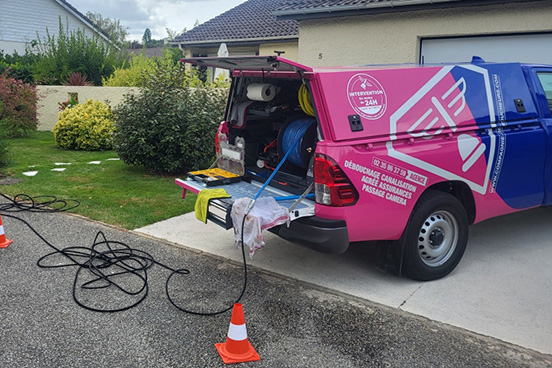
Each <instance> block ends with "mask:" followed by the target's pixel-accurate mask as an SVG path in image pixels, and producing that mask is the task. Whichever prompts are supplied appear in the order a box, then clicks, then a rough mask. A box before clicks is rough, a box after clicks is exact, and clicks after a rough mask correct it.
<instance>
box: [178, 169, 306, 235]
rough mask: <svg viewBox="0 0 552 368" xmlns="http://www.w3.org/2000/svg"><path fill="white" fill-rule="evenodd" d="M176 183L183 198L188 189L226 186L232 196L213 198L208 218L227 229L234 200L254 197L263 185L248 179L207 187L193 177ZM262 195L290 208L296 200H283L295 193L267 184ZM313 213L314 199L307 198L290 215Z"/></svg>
mask: <svg viewBox="0 0 552 368" xmlns="http://www.w3.org/2000/svg"><path fill="white" fill-rule="evenodd" d="M175 183H176V184H177V185H178V186H180V187H182V198H184V197H185V195H186V191H187V190H189V191H191V192H192V193H196V194H197V193H199V192H200V191H201V190H203V189H208V188H224V190H226V192H227V193H228V194H229V195H230V196H231V197H230V198H221V199H213V200H211V201H210V202H209V210H208V214H207V219H208V220H211V221H213V222H215V223H217V224H219V225H221V226H223V227H224V228H225V229H230V228H231V227H232V220H231V219H230V209H231V208H232V204H233V203H234V201H235V200H236V199H238V198H243V197H246V198H254V197H255V196H256V195H257V193H258V191H259V190H260V189H261V187H262V185H263V184H262V183H259V182H256V181H251V182H250V183H249V182H246V181H240V182H237V183H231V184H222V185H218V186H216V187H207V185H205V184H203V183H200V182H198V181H196V180H193V179H191V178H186V179H175ZM260 196H261V197H274V198H276V199H278V204H279V205H280V206H283V207H287V208H290V207H291V206H292V205H293V204H294V203H295V202H296V199H284V200H282V199H281V197H288V196H293V194H291V193H288V192H285V191H283V190H280V189H276V188H272V187H270V186H267V187H266V188H265V189H264V190H263V192H262V193H261V195H260ZM294 197H297V196H294ZM313 215H314V201H312V200H310V199H306V198H305V199H303V200H301V202H300V203H298V204H297V205H296V206H295V208H294V209H293V211H291V212H290V214H289V217H290V220H291V221H293V220H295V219H298V218H301V217H307V216H313Z"/></svg>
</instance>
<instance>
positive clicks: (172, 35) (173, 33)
mask: <svg viewBox="0 0 552 368" xmlns="http://www.w3.org/2000/svg"><path fill="white" fill-rule="evenodd" d="M165 30H166V31H167V36H168V37H169V40H170V41H172V40H174V39H175V38H176V37H178V36H180V35H181V34H183V33H186V31H187V29H186V27H184V29H183V30H182V31H180V32H178V31H175V30H173V29H170V28H165Z"/></svg>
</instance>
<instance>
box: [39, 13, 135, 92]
mask: <svg viewBox="0 0 552 368" xmlns="http://www.w3.org/2000/svg"><path fill="white" fill-rule="evenodd" d="M34 47H35V50H34V51H36V54H37V60H36V63H35V65H34V78H35V81H36V82H37V83H38V84H55V85H60V84H62V83H64V82H65V81H66V80H67V79H68V77H69V76H70V74H71V73H72V72H79V73H81V74H82V75H85V76H86V78H87V80H88V81H90V82H92V83H94V85H96V86H101V85H102V78H107V77H109V76H110V75H111V74H112V73H113V72H114V71H115V68H116V67H119V66H121V65H123V64H124V62H125V61H126V55H124V54H123V53H122V52H120V51H119V50H117V49H116V48H115V47H114V46H111V45H108V44H106V43H105V42H104V41H103V40H100V39H99V38H98V37H97V36H94V37H92V38H90V37H87V36H86V35H85V33H84V30H83V29H80V28H79V29H78V30H76V31H69V29H68V27H67V28H66V29H64V27H63V24H62V23H61V18H60V21H59V33H58V36H57V37H55V36H52V35H50V33H48V32H46V37H44V39H40V38H39V39H38V40H37V42H36V45H35V46H34Z"/></svg>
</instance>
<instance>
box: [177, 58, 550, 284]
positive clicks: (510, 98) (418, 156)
mask: <svg viewBox="0 0 552 368" xmlns="http://www.w3.org/2000/svg"><path fill="white" fill-rule="evenodd" d="M183 61H184V62H189V63H192V64H194V65H198V66H208V67H215V68H225V69H229V70H230V73H231V75H232V86H231V89H230V95H229V99H228V105H227V109H226V114H225V120H224V121H223V122H222V124H221V126H220V128H219V134H218V136H217V142H218V143H217V145H220V148H219V155H221V156H222V157H226V158H227V159H228V160H227V161H226V163H227V165H226V168H228V167H229V166H232V163H234V164H235V163H236V162H237V163H240V165H238V166H240V167H241V170H242V172H240V173H239V175H240V176H241V179H242V180H241V181H239V182H237V183H230V182H227V181H225V180H224V179H221V181H220V184H221V185H222V187H224V188H225V189H226V190H227V192H228V193H229V194H230V195H231V196H232V197H231V198H229V199H220V200H213V201H211V204H210V206H209V214H208V219H210V220H212V221H215V222H218V223H219V224H221V225H223V226H225V227H226V228H230V227H232V226H233V224H232V223H231V222H232V221H231V219H230V217H229V216H228V211H229V208H230V207H231V205H232V203H233V200H234V199H237V198H239V197H244V196H250V197H252V196H254V195H255V193H256V192H257V191H258V189H259V188H260V187H261V186H262V184H263V183H264V182H266V181H267V179H268V178H269V177H272V178H271V180H270V183H269V185H268V186H267V188H266V190H264V191H263V194H262V195H263V196H274V197H280V199H281V198H284V200H281V202H279V203H280V204H282V205H284V206H287V207H291V209H290V217H291V224H290V226H289V227H288V226H286V225H282V226H279V227H277V228H274V229H272V230H273V232H275V233H276V234H278V235H279V236H280V237H282V238H284V239H287V240H290V241H292V242H295V243H298V244H302V245H306V246H309V247H311V248H313V249H316V250H318V251H322V252H327V253H341V252H345V251H346V250H347V248H348V247H349V244H350V243H351V242H365V241H380V242H379V247H380V252H379V253H380V256H381V261H382V262H381V263H382V264H384V265H386V266H387V267H388V268H389V269H394V270H395V271H399V272H402V273H403V274H405V275H406V276H408V277H411V278H413V279H417V280H433V279H438V278H441V277H443V276H445V275H447V274H448V273H450V272H451V271H452V270H453V269H454V268H455V267H456V265H457V264H458V262H459V261H460V259H461V258H462V255H463V253H464V250H465V248H466V243H467V241H468V227H469V225H470V224H473V223H476V222H480V221H483V220H485V219H488V218H491V217H494V216H499V215H503V214H507V213H511V212H515V211H519V210H522V209H526V208H532V207H536V206H543V205H549V204H550V203H551V202H552V195H551V194H552V191H551V190H552V160H551V159H550V158H549V157H552V156H551V155H550V153H551V151H552V117H551V111H550V109H551V105H552V67H551V66H544V65H524V64H519V63H503V64H497V63H485V62H484V61H483V60H481V59H479V58H476V57H475V58H474V60H473V61H472V62H471V63H465V64H454V65H452V64H451V65H448V64H445V65H432V66H419V65H398V66H360V67H316V68H311V67H308V66H304V65H300V64H297V63H295V62H292V61H289V60H286V59H283V58H281V57H277V56H271V57H262V56H257V57H226V58H195V59H184V60H183ZM221 141H222V144H221ZM220 150H223V151H224V152H222V153H221V152H220ZM288 152H289V154H288V157H286V160H285V162H282V161H283V158H284V156H285V154H286V153H288ZM176 182H177V184H179V185H180V186H182V187H183V188H184V189H186V190H192V191H194V192H196V193H197V192H199V191H200V190H201V189H202V188H205V183H203V184H201V183H199V182H198V181H195V180H193V179H192V178H186V179H177V180H176ZM291 196H295V197H291ZM286 198H289V199H288V200H285V199H286ZM297 198H299V199H297ZM382 241H383V242H382ZM376 244H378V243H376ZM520 246H522V244H520Z"/></svg>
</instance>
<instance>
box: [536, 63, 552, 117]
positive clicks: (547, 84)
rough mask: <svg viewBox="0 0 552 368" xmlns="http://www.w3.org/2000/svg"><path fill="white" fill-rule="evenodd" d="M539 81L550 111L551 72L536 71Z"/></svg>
mask: <svg viewBox="0 0 552 368" xmlns="http://www.w3.org/2000/svg"><path fill="white" fill-rule="evenodd" d="M537 76H538V77H539V81H540V83H541V86H542V89H543V90H544V94H545V95H546V100H547V101H548V107H549V108H550V112H551V113H552V73H537Z"/></svg>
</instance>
